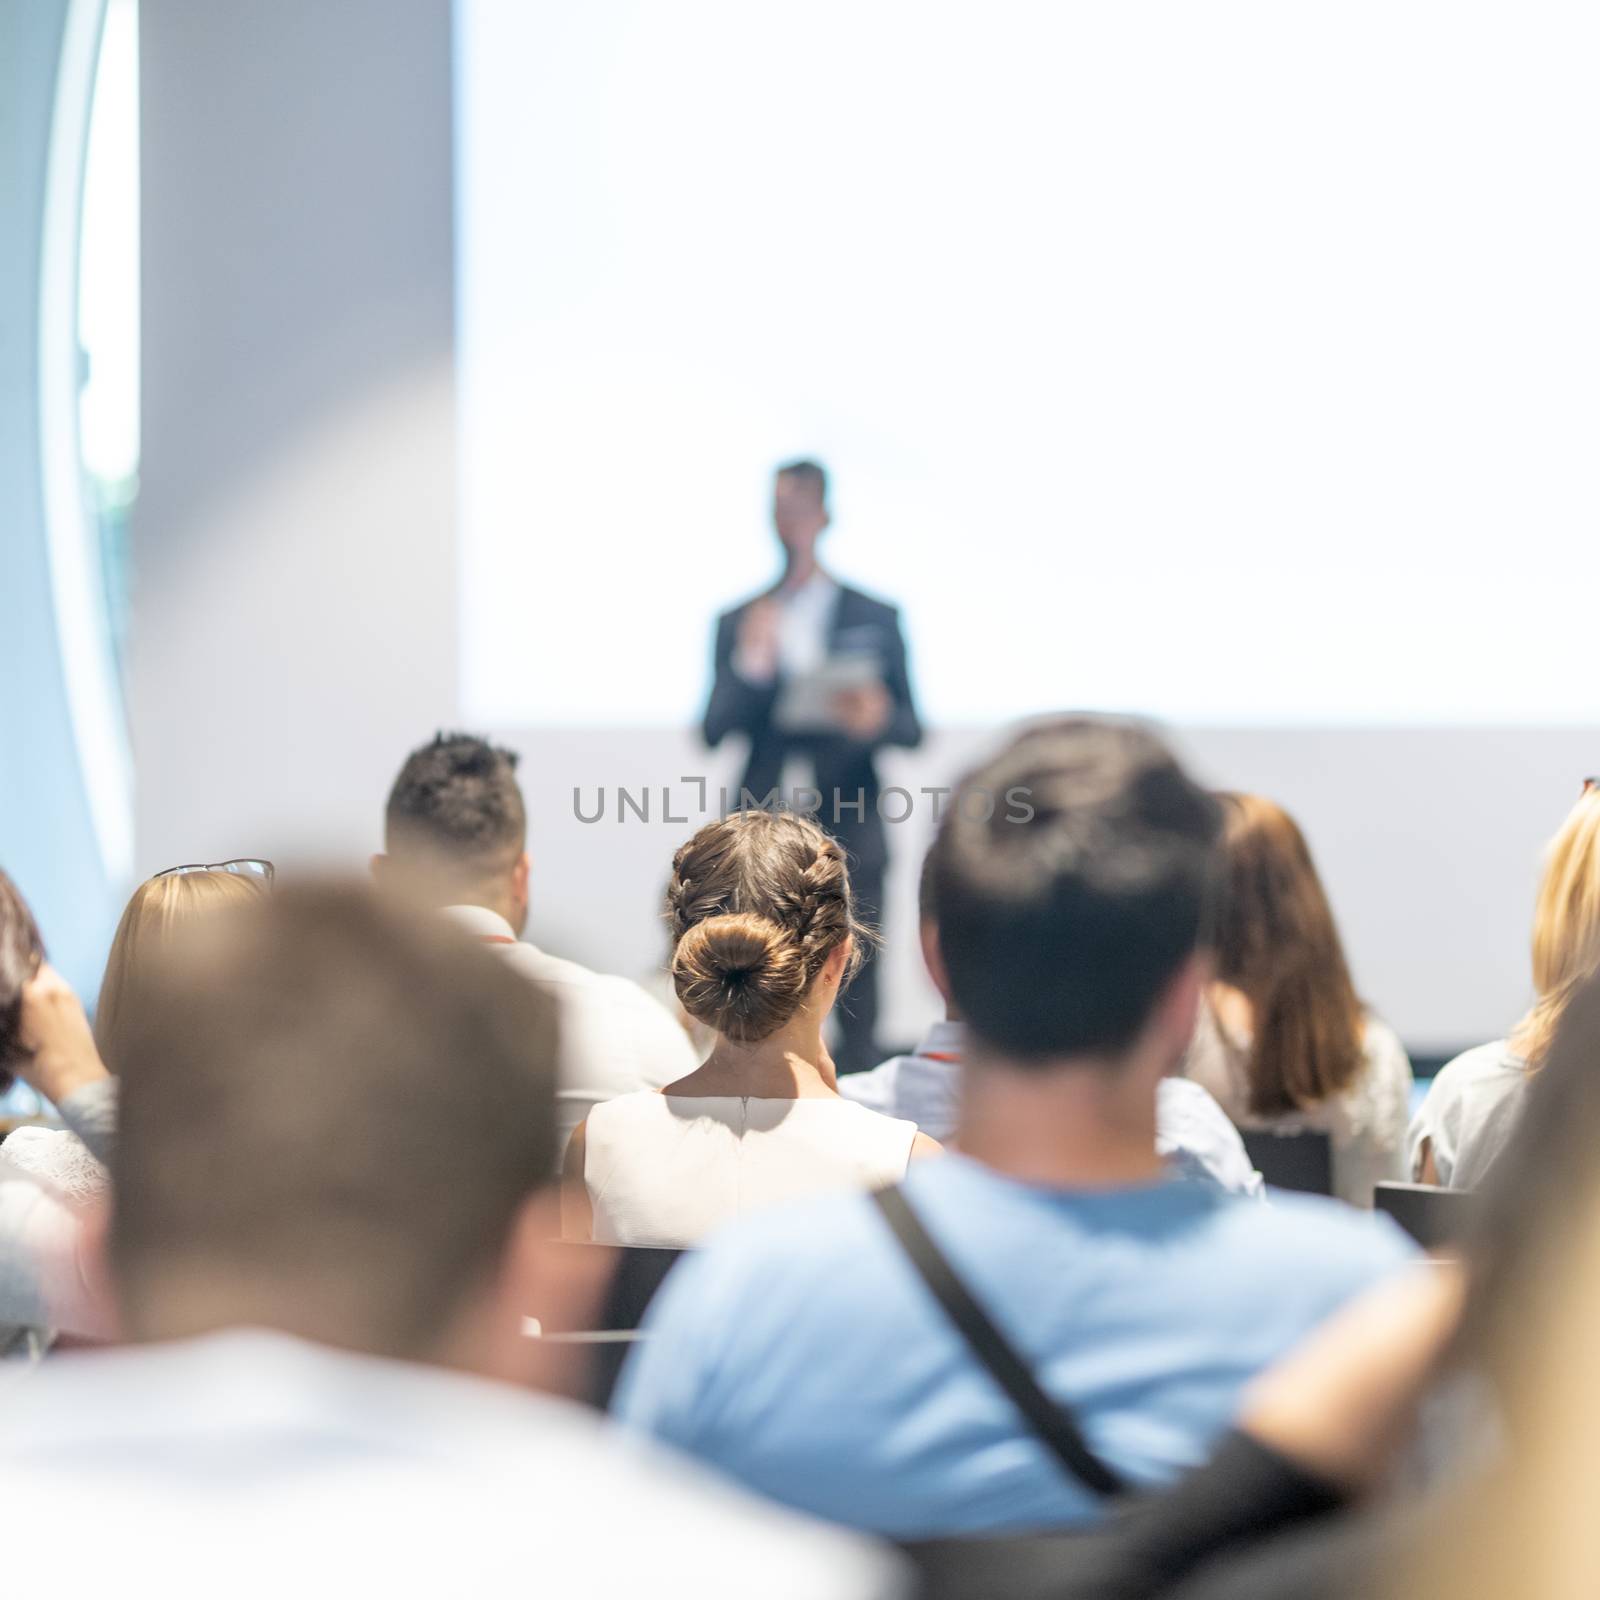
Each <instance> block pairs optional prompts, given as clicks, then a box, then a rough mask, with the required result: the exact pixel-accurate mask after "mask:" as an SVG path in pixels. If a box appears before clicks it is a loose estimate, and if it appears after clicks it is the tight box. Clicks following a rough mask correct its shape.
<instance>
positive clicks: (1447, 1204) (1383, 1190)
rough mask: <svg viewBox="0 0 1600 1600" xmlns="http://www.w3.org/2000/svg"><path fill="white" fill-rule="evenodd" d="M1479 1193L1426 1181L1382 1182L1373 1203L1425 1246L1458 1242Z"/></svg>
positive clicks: (1441, 1246)
mask: <svg viewBox="0 0 1600 1600" xmlns="http://www.w3.org/2000/svg"><path fill="white" fill-rule="evenodd" d="M1477 1198H1478V1197H1477V1195H1475V1194H1474V1193H1473V1192H1472V1191H1471V1190H1470V1189H1436V1188H1434V1187H1433V1185H1432V1184H1427V1183H1380V1184H1379V1185H1378V1186H1377V1188H1376V1189H1375V1190H1374V1191H1373V1196H1372V1203H1373V1206H1374V1208H1375V1209H1376V1210H1379V1211H1381V1212H1383V1214H1384V1215H1385V1216H1388V1217H1393V1218H1394V1220H1395V1221H1396V1222H1398V1223H1399V1224H1400V1226H1401V1227H1402V1228H1404V1229H1405V1230H1406V1232H1407V1233H1409V1234H1410V1235H1411V1237H1412V1238H1413V1239H1415V1240H1416V1241H1417V1243H1418V1244H1420V1245H1421V1246H1422V1248H1423V1249H1424V1250H1449V1249H1451V1248H1452V1247H1454V1246H1456V1245H1459V1244H1460V1243H1461V1241H1462V1239H1463V1237H1464V1236H1465V1235H1466V1233H1467V1230H1468V1229H1469V1228H1470V1227H1471V1226H1472V1218H1473V1214H1474V1212H1475V1210H1476V1202H1477Z"/></svg>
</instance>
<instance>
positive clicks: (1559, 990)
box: [1406, 789, 1600, 1189]
mask: <svg viewBox="0 0 1600 1600" xmlns="http://www.w3.org/2000/svg"><path fill="white" fill-rule="evenodd" d="M1597 970H1600V789H1585V790H1584V792H1583V794H1582V795H1581V796H1580V797H1579V800H1578V803H1577V804H1576V805H1575V806H1574V807H1573V808H1572V810H1571V811H1570V812H1569V813H1568V815H1567V819H1566V821H1565V822H1563V823H1562V825H1561V827H1560V829H1559V831H1558V832H1557V833H1556V836H1555V838H1554V839H1552V840H1551V841H1550V845H1549V847H1548V849H1547V851H1546V853H1545V866H1544V875H1543V877H1542V879H1541V880H1540V884H1539V897H1538V901H1537V903H1536V905H1535V907H1534V914H1533V988H1534V994H1535V996H1536V998H1535V1000H1534V1003H1533V1007H1532V1009H1531V1010H1530V1011H1529V1012H1528V1014H1527V1015H1526V1016H1525V1017H1524V1018H1523V1019H1522V1021H1521V1022H1519V1023H1518V1024H1517V1026H1516V1027H1515V1028H1514V1029H1513V1030H1512V1032H1511V1035H1510V1037H1509V1038H1505V1039H1497V1040H1495V1041H1494V1042H1493V1043H1492V1044H1484V1045H1479V1046H1478V1047H1477V1048H1476V1049H1473V1050H1468V1051H1465V1052H1464V1053H1463V1054H1461V1055H1459V1056H1457V1057H1456V1058H1455V1060H1454V1061H1451V1062H1449V1063H1447V1064H1446V1065H1445V1066H1444V1067H1443V1068H1441V1069H1440V1072H1439V1075H1438V1077H1436V1078H1435V1079H1434V1080H1433V1083H1432V1084H1431V1085H1430V1086H1429V1089H1428V1093H1427V1097H1426V1098H1425V1099H1424V1100H1423V1102H1422V1104H1421V1106H1419V1107H1418V1109H1417V1114H1416V1116H1415V1117H1414V1118H1413V1119H1412V1123H1411V1131H1410V1133H1409V1135H1408V1137H1407V1141H1406V1145H1407V1162H1408V1166H1409V1169H1410V1176H1411V1177H1412V1178H1413V1179H1414V1180H1415V1181H1416V1182H1418V1183H1436V1184H1439V1185H1441V1186H1442V1187H1444V1188H1447V1189H1476V1188H1477V1187H1478V1186H1479V1185H1480V1184H1481V1183H1482V1182H1483V1180H1484V1178H1485V1177H1486V1176H1487V1175H1488V1173H1489V1171H1490V1169H1491V1168H1492V1167H1493V1166H1494V1164H1495V1162H1496V1161H1498V1160H1499V1157H1500V1152H1501V1151H1502V1150H1503V1149H1504V1148H1505V1146H1506V1142H1507V1140H1508V1139H1509V1138H1510V1137H1511V1133H1512V1130H1513V1129H1514V1128H1515V1126H1516V1123H1517V1119H1518V1118H1519V1117H1520V1116H1521V1114H1522V1107H1523V1102H1524V1100H1525V1098H1526V1096H1527V1092H1528V1086H1529V1084H1530V1083H1531V1082H1532V1080H1533V1079H1534V1077H1536V1076H1537V1074H1538V1072H1539V1069H1540V1067H1541V1066H1542V1065H1543V1063H1544V1059H1545V1056H1546V1055H1547V1054H1548V1053H1549V1050H1550V1046H1551V1042H1552V1041H1553V1040H1554V1038H1555V1036H1556V1030H1557V1028H1558V1027H1559V1025H1560V1022H1561V1018H1562V1015H1563V1013H1564V1012H1565V1011H1566V1008H1567V1005H1568V1003H1569V1001H1570V1000H1571V999H1572V996H1573V993H1574V991H1575V990H1577V989H1578V988H1579V987H1580V986H1581V985H1582V984H1583V983H1584V982H1585V981H1586V980H1587V979H1588V978H1590V977H1591V976H1593V975H1594V973H1595V972H1596V971H1597Z"/></svg>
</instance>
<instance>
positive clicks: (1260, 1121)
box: [1183, 1005, 1412, 1207]
mask: <svg viewBox="0 0 1600 1600" xmlns="http://www.w3.org/2000/svg"><path fill="white" fill-rule="evenodd" d="M1362 1043H1363V1051H1364V1054H1365V1058H1366V1060H1365V1065H1364V1066H1363V1068H1362V1070H1361V1072H1360V1073H1359V1074H1357V1076H1356V1079H1355V1081H1354V1082H1353V1083H1352V1084H1351V1085H1350V1086H1349V1088H1347V1089H1346V1090H1345V1091H1344V1093H1343V1094H1339V1095H1335V1096H1333V1097H1332V1098H1331V1099H1328V1100H1324V1101H1323V1102H1322V1103H1321V1104H1320V1105H1315V1106H1308V1107H1305V1108H1304V1109H1302V1110H1299V1111H1291V1112H1286V1113H1284V1114H1283V1115H1282V1116H1274V1117H1258V1116H1254V1115H1252V1114H1251V1111H1250V1085H1249V1080H1248V1078H1247V1077H1246V1072H1245V1068H1246V1065H1247V1063H1248V1062H1249V1059H1250V1039H1249V1037H1248V1036H1243V1037H1241V1036H1239V1035H1236V1034H1234V1033H1230V1032H1229V1031H1228V1030H1227V1029H1225V1028H1224V1026H1223V1024H1222V1021H1221V1019H1220V1018H1219V1017H1218V1016H1217V1015H1216V1013H1215V1012H1214V1011H1213V1010H1212V1008H1211V1007H1210V1006H1209V1005H1204V1006H1202V1007H1201V1008H1200V1022H1199V1026H1198V1027H1197V1028H1196V1029H1195V1035H1194V1041H1193V1043H1192V1044H1191V1045H1190V1046H1189V1054H1188V1055H1187V1057H1185V1059H1184V1063H1183V1071H1184V1075H1185V1076H1186V1077H1189V1078H1193V1079H1194V1080H1195V1081H1196V1082H1197V1083H1199V1084H1202V1085H1204V1087H1205V1088H1207V1089H1209V1090H1210V1091H1211V1092H1212V1094H1213V1095H1215V1096H1216V1098H1217V1100H1218V1101H1219V1102H1220V1104H1221V1106H1222V1109H1223V1110H1224V1111H1226V1112H1227V1113H1228V1115H1229V1116H1230V1117H1231V1118H1232V1119H1233V1121H1234V1124H1235V1125H1236V1126H1237V1127H1240V1128H1246V1129H1257V1128H1270V1129H1273V1130H1275V1131H1277V1132H1280V1133H1298V1132H1301V1131H1320V1132H1323V1133H1326V1134H1327V1135H1328V1140H1329V1143H1330V1145H1331V1146H1332V1151H1333V1192H1334V1193H1335V1194H1336V1195H1337V1196H1338V1197H1339V1198H1340V1199H1341V1200H1347V1201H1349V1202H1350V1204H1351V1205H1355V1206H1365V1207H1370V1206H1371V1205H1372V1191H1373V1186H1374V1185H1375V1184H1379V1183H1390V1182H1395V1181H1397V1180H1400V1179H1403V1178H1404V1177H1405V1176H1406V1167H1405V1142H1406V1125H1407V1123H1408V1122H1409V1121H1410V1118H1411V1084H1412V1077H1411V1059H1410V1057H1409V1056H1407V1055H1406V1050H1405V1046H1404V1045H1403V1044H1401V1043H1400V1039H1399V1036H1398V1035H1397V1034H1396V1033H1395V1031H1394V1029H1393V1028H1391V1027H1390V1026H1389V1025H1388V1023H1386V1022H1384V1021H1383V1020H1382V1019H1381V1018H1379V1017H1375V1016H1373V1015H1372V1014H1371V1013H1368V1015H1367V1018H1366V1030H1365V1033H1364V1036H1363V1041H1362Z"/></svg>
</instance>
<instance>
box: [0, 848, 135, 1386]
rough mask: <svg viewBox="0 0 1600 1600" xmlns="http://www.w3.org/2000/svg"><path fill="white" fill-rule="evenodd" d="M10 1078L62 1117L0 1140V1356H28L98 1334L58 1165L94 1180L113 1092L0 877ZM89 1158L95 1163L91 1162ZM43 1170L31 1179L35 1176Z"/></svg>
mask: <svg viewBox="0 0 1600 1600" xmlns="http://www.w3.org/2000/svg"><path fill="white" fill-rule="evenodd" d="M11 1073H15V1074H16V1075H17V1076H18V1077H20V1078H22V1079H24V1080H25V1081H26V1082H27V1084H28V1085H29V1086H30V1087H31V1088H32V1089H33V1090H34V1091H35V1092H36V1093H37V1094H39V1095H41V1096H43V1097H44V1098H45V1099H46V1100H48V1101H50V1102H51V1103H52V1104H53V1105H54V1106H55V1107H56V1109H57V1111H58V1112H59V1113H60V1115H61V1118H62V1120H63V1121H64V1122H65V1123H66V1125H67V1130H70V1131H67V1130H46V1129H32V1128H25V1129H21V1130H19V1131H18V1132H16V1133H13V1134H12V1135H11V1136H10V1137H9V1138H8V1139H7V1140H6V1141H5V1143H4V1145H0V1354H4V1355H10V1354H13V1353H15V1352H16V1351H18V1350H19V1349H20V1350H22V1351H24V1352H26V1351H30V1350H31V1351H32V1352H33V1353H37V1352H38V1351H39V1350H40V1349H42V1347H43V1346H44V1345H46V1344H48V1343H49V1340H50V1338H51V1336H52V1333H53V1332H54V1331H55V1330H58V1329H66V1330H68V1331H70V1332H73V1333H79V1334H101V1333H103V1332H104V1331H105V1319H104V1312H103V1308H102V1307H101V1305H100V1303H99V1299H98V1296H97V1295H96V1293H95V1292H94V1289H93V1288H92V1275H91V1274H90V1272H89V1270H88V1267H87V1260H86V1256H85V1251H84V1228H83V1218H82V1214H81V1213H82V1207H81V1204H80V1202H82V1201H84V1200H86V1199H88V1198H89V1197H90V1196H89V1195H88V1194H83V1193H79V1192H77V1190H76V1189H75V1188H74V1186H72V1185H71V1184H67V1183H63V1182H62V1181H60V1168H61V1167H62V1165H63V1163H62V1159H61V1156H62V1152H67V1153H68V1154H69V1155H70V1157H71V1159H70V1160H69V1161H68V1162H67V1163H66V1165H67V1166H68V1167H69V1168H70V1169H72V1170H77V1169H78V1168H80V1167H81V1168H82V1169H84V1170H86V1171H87V1172H89V1173H91V1174H93V1176H92V1177H90V1178H89V1179H88V1180H87V1184H88V1188H89V1190H90V1191H97V1190H98V1189H99V1188H100V1187H101V1186H103V1181H104V1170H103V1168H101V1166H100V1164H99V1159H104V1158H105V1157H106V1155H107V1154H108V1153H109V1151H110V1146H111V1139H112V1137H113V1135H114V1132H115V1128H116V1096H115V1090H114V1087H113V1085H112V1083H111V1080H110V1079H109V1078H108V1077H107V1075H106V1070H105V1068H104V1067H103V1066H102V1065H101V1063H100V1057H99V1055H98V1054H97V1053H96V1051H95V1047H94V1039H93V1036H92V1035H91V1034H90V1032H89V1022H88V1019H87V1018H86V1017H85V1016H84V1014H83V1007H82V1006H80V1005H79V1004H78V1001H77V997H76V996H75V995H74V994H73V993H72V990H71V989H70V988H68V986H67V985H66V983H65V982H64V981H63V980H62V979H61V977H60V976H59V975H58V974H57V973H56V972H55V971H53V970H52V969H51V967H50V966H49V964H48V963H47V962H46V960H45V952H44V942H43V941H42V940H41V939H40V937H39V929H38V927H37V925H36V924H35V922H34V920H33V914H32V912H31V911H29V909H28V905H27V902H26V901H25V900H24V899H23V898H22V896H21V894H20V893H18V891H17V888H16V885H15V884H13V883H12V881H11V879H10V878H9V877H7V876H6V874H5V873H4V872H0V1075H3V1076H7V1077H9V1075H10V1074H11ZM97 1158H99V1159H97ZM41 1165H42V1166H43V1167H44V1168H45V1175H44V1176H41V1175H40V1174H39V1173H38V1172H37V1171H36V1170H35V1169H36V1167H38V1166H41Z"/></svg>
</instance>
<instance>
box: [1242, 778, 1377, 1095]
mask: <svg viewBox="0 0 1600 1600" xmlns="http://www.w3.org/2000/svg"><path fill="white" fill-rule="evenodd" d="M1220 798H1221V800H1222V802H1223V813H1224V821H1223V834H1222V857H1223V868H1222V876H1223V883H1222V893H1221V896H1220V898H1219V903H1218V908H1217V926H1216V941H1215V954H1216V975H1217V977H1218V979H1219V980H1220V981H1221V982H1223V983H1225V984H1229V985H1231V986H1232V987H1233V988H1235V989H1237V990H1239V992H1240V993H1241V994H1243V995H1244V997H1245V998H1246V999H1247V1000H1248V1001H1249V1002H1250V1010H1251V1017H1252V1025H1251V1042H1250V1054H1249V1058H1248V1061H1247V1063H1246V1068H1245V1075H1246V1078H1247V1080H1248V1083H1249V1090H1250V1110H1251V1112H1252V1113H1254V1114H1255V1115H1257V1116H1277V1115H1281V1114H1283V1113H1285V1112H1291V1111H1296V1110H1299V1109H1301V1108H1303V1107H1307V1106H1313V1105H1317V1104H1318V1103H1320V1102H1321V1101H1323V1100H1327V1099H1329V1098H1330V1097H1331V1096H1333V1095H1336V1094H1339V1093H1340V1092H1341V1091H1342V1090H1344V1089H1347V1088H1348V1087H1349V1086H1350V1084H1351V1083H1352V1082H1353V1081H1354V1080H1355V1078H1356V1076H1357V1074H1358V1073H1359V1072H1360V1070H1361V1065H1362V1058H1363V1018H1362V1008H1361V1001H1360V999H1359V998H1358V997H1357V995H1356V991H1355V985H1354V984H1353V983H1352V982H1351V980H1350V968H1349V966H1348V964H1347V963H1346V961H1345V958H1344V947H1343V945H1341V944H1340V942H1339V930H1338V928H1337V927H1336V926H1335V925H1334V920H1333V910H1332V908H1331V907H1330V906H1329V904H1328V896H1327V894H1326V892H1325V891H1324V889H1323V887H1322V880H1321V879H1320V878H1319V877H1318V876H1317V869H1316V866H1315V865H1314V864H1313V862H1312V860H1311V851H1310V848H1309V847H1308V846H1307V844H1306V841H1305V835H1304V834H1302V833H1301V832H1300V829H1299V828H1298V827H1297V826H1296V825H1295V822H1294V819H1293V818H1292V817H1291V816H1290V815H1289V814H1288V812H1286V811H1285V810H1283V808H1282V807H1281V806H1277V805H1274V804H1273V803H1272V801H1270V800H1264V799H1262V798H1261V796H1259V795H1253V794H1225V795H1222V796H1221V797H1220Z"/></svg>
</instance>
